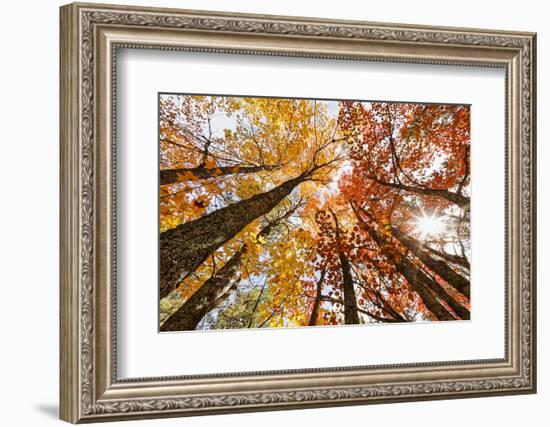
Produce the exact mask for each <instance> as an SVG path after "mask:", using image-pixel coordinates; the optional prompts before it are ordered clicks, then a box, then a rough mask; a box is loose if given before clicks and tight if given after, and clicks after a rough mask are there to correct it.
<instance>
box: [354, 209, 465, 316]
mask: <svg viewBox="0 0 550 427" xmlns="http://www.w3.org/2000/svg"><path fill="white" fill-rule="evenodd" d="M352 208H353V211H354V213H355V216H356V217H357V220H358V221H359V224H360V225H361V227H362V228H363V229H364V230H365V231H366V232H367V233H368V234H369V235H370V237H371V238H372V239H373V240H374V241H375V242H376V244H377V245H378V246H380V247H383V246H384V243H385V239H384V237H383V236H382V235H381V234H380V233H379V232H377V231H376V230H375V229H374V227H372V226H371V225H370V224H368V223H367V222H366V221H365V220H364V219H363V218H361V216H360V215H359V212H357V211H356V210H355V208H354V207H353V204H352ZM395 267H396V268H397V271H398V272H399V273H400V274H401V275H403V277H405V279H406V280H407V282H409V284H410V285H411V287H412V288H413V289H414V291H415V292H416V293H417V294H418V295H419V296H420V298H421V299H422V301H423V302H424V305H425V306H426V308H428V310H430V311H431V312H432V313H433V315H434V316H435V317H436V318H437V319H438V320H454V317H453V315H452V314H451V313H450V312H449V310H447V309H446V308H445V306H444V305H443V304H442V303H441V302H440V301H438V299H437V298H436V295H437V296H438V297H440V298H441V299H442V300H443V301H445V303H447V304H448V305H449V306H450V307H451V308H452V309H453V311H455V313H456V314H457V316H459V317H460V318H462V319H464V320H467V319H469V318H470V312H469V311H468V310H467V309H466V308H465V307H463V306H462V305H460V304H458V303H457V302H456V301H455V300H454V299H453V298H452V296H451V295H449V294H448V293H447V292H446V291H445V289H443V288H442V287H441V286H440V285H439V284H438V283H436V282H435V281H434V280H433V279H432V278H430V277H429V276H428V275H427V274H426V273H425V272H424V271H422V270H421V269H420V268H418V267H417V266H415V265H414V264H413V263H412V262H411V260H409V259H408V258H407V257H405V256H402V257H400V259H399V260H398V261H396V262H395ZM455 308H456V310H455Z"/></svg>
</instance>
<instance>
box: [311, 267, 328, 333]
mask: <svg viewBox="0 0 550 427" xmlns="http://www.w3.org/2000/svg"><path fill="white" fill-rule="evenodd" d="M324 280H325V270H322V271H321V276H320V277H319V280H318V281H317V287H316V292H315V301H314V302H313V307H312V309H311V315H310V316H309V323H308V326H315V325H316V324H317V319H318V317H319V308H320V307H321V299H322V292H321V291H322V290H323V281H324Z"/></svg>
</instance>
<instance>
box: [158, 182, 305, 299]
mask: <svg viewBox="0 0 550 427" xmlns="http://www.w3.org/2000/svg"><path fill="white" fill-rule="evenodd" d="M307 177H308V174H307V173H303V174H301V175H299V176H298V177H296V178H294V179H291V180H288V181H286V182H284V183H283V184H281V185H279V186H278V187H275V188H273V189H272V190H270V191H268V192H265V193H261V194H257V195H255V196H252V197H250V198H249V199H246V200H242V201H240V202H237V203H234V204H232V205H229V206H227V207H225V208H222V209H219V210H217V211H214V212H212V213H210V214H208V215H205V216H203V217H201V218H199V219H196V220H194V221H189V222H186V223H183V224H180V225H178V226H177V227H175V228H173V229H171V230H167V231H165V232H163V233H161V234H160V298H161V299H162V298H164V297H166V296H167V295H168V294H169V293H170V292H171V291H172V290H174V289H175V287H176V286H177V285H178V284H179V283H180V282H181V281H182V280H183V279H185V278H186V277H187V276H188V275H189V274H190V273H192V272H193V271H195V270H196V269H197V267H199V266H200V265H201V264H202V263H203V262H204V261H205V260H206V259H207V258H208V257H209V256H210V255H211V254H212V253H213V252H214V251H216V250H217V249H218V248H219V247H221V246H222V245H224V244H225V243H227V242H228V241H229V240H231V239H232V238H233V237H235V236H236V235H237V234H238V233H239V232H240V231H241V230H242V229H243V228H244V227H246V226H247V225H248V224H249V223H250V222H252V221H253V220H255V219H256V218H258V217H260V216H261V215H264V214H266V213H268V212H269V211H271V210H272V209H273V208H274V207H275V206H277V204H279V202H280V201H281V200H283V199H284V198H285V197H286V196H288V195H289V194H290V193H291V192H292V190H293V189H294V188H295V187H296V186H297V185H299V184H300V183H301V182H303V181H304V180H305V179H306V178H307Z"/></svg>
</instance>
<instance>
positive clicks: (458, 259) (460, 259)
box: [424, 245, 470, 270]
mask: <svg viewBox="0 0 550 427" xmlns="http://www.w3.org/2000/svg"><path fill="white" fill-rule="evenodd" d="M424 249H425V250H427V251H428V252H431V253H432V254H434V255H436V256H438V257H439V258H442V259H444V260H447V261H449V262H451V263H453V264H456V265H460V266H462V267H464V268H467V269H468V270H469V269H470V262H469V261H468V259H467V258H466V257H464V256H461V255H453V254H448V253H446V252H441V251H438V250H437V249H434V248H432V247H430V246H428V245H424Z"/></svg>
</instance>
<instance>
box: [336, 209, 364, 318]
mask: <svg viewBox="0 0 550 427" xmlns="http://www.w3.org/2000/svg"><path fill="white" fill-rule="evenodd" d="M330 213H331V214H332V217H333V219H334V224H335V234H336V250H337V251H338V259H339V261H340V268H341V269H342V289H343V294H344V323H345V324H346V325H358V324H359V312H358V311H357V297H356V295H355V287H354V285H353V277H352V276H351V267H350V265H349V261H348V259H347V258H346V256H345V255H344V253H343V251H342V243H341V236H340V225H339V224H338V218H336V215H335V214H334V212H333V211H332V210H330Z"/></svg>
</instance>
